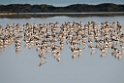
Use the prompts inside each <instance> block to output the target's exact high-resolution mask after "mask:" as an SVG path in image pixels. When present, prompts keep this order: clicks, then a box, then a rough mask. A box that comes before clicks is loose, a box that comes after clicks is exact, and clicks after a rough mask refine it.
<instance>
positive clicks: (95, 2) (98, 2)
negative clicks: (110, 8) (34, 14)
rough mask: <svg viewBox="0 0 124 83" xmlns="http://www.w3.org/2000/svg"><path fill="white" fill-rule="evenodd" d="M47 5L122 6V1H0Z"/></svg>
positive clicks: (0, 1)
mask: <svg viewBox="0 0 124 83" xmlns="http://www.w3.org/2000/svg"><path fill="white" fill-rule="evenodd" d="M25 3H28V4H49V5H54V6H67V5H70V4H100V3H116V4H124V0H54V1H53V0H26V1H25V0H6V1H5V0H0V4H25Z"/></svg>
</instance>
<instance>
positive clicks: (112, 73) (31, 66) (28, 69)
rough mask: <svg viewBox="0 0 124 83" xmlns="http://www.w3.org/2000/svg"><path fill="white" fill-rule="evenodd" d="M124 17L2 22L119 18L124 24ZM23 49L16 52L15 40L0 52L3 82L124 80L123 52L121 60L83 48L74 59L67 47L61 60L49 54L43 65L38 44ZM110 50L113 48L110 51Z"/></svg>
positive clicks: (4, 21)
mask: <svg viewBox="0 0 124 83" xmlns="http://www.w3.org/2000/svg"><path fill="white" fill-rule="evenodd" d="M123 19H124V17H123V16H115V17H82V18H76V17H75V18H70V17H65V16H63V17H53V18H47V19H42V18H39V19H38V18H37V19H36V18H31V19H0V22H1V23H0V24H1V25H2V26H6V24H7V23H9V24H11V25H12V24H13V23H20V24H21V25H23V24H25V23H26V22H29V23H31V24H33V23H34V22H35V23H37V24H38V23H49V22H53V23H55V22H56V21H58V22H59V23H60V24H61V23H64V22H65V21H71V22H73V21H75V22H80V21H82V22H83V23H87V22H88V21H92V20H93V21H95V22H96V23H101V22H104V21H111V22H113V21H119V22H120V23H121V25H122V26H123V27H124V21H123ZM21 48H22V49H21V52H19V53H16V52H15V50H14V44H12V45H11V46H8V47H6V49H5V50H4V51H3V52H2V54H0V66H1V68H0V82H1V83H9V82H13V83H17V82H18V83H28V82H30V83H34V82H37V83H42V82H45V83H51V82H59V83H63V82H65V83H69V82H71V83H76V82H77V83H82V82H88V83H89V82H96V83H99V82H100V83H106V82H107V83H122V82H123V81H124V80H123V77H124V76H123V75H124V73H123V69H124V67H123V59H124V58H123V56H122V59H121V60H118V59H115V58H113V57H112V56H111V55H110V54H108V55H107V56H106V57H103V58H101V57H100V53H101V52H100V51H97V52H96V54H95V55H93V56H90V51H91V50H89V49H87V48H86V49H85V50H83V52H82V56H81V57H80V58H75V59H72V58H71V56H72V52H71V51H70V49H68V48H67V47H66V48H65V49H64V50H63V51H62V53H61V61H60V62H59V63H58V62H57V61H56V60H55V59H54V58H53V57H51V55H50V54H47V55H46V56H47V63H46V64H45V65H43V66H41V67H39V66H38V65H39V62H40V61H41V60H40V59H39V57H38V53H37V52H36V50H35V48H33V49H30V50H29V49H28V48H25V47H24V45H22V46H21ZM109 53H110V52H109Z"/></svg>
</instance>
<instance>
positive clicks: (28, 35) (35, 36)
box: [0, 21, 124, 66]
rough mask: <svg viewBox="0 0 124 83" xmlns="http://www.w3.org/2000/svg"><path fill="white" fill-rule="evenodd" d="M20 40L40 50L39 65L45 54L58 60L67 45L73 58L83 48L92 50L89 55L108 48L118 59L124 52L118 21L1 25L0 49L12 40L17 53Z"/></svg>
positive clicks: (104, 51)
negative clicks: (49, 54)
mask: <svg viewBox="0 0 124 83" xmlns="http://www.w3.org/2000/svg"><path fill="white" fill-rule="evenodd" d="M22 29H23V30H22ZM22 41H24V43H25V46H26V47H27V48H29V49H31V48H33V47H35V48H36V51H38V52H39V55H38V56H39V58H40V59H41V62H40V64H39V66H41V65H43V64H45V63H46V61H45V59H46V56H45V54H46V53H51V55H52V56H53V57H54V58H55V59H56V60H57V61H58V62H59V61H60V55H61V51H62V50H63V49H64V47H65V45H66V44H68V46H69V48H70V50H71V51H72V52H73V55H72V59H73V58H76V57H80V56H81V55H82V54H81V53H82V50H84V49H85V48H86V47H88V48H90V49H91V55H94V54H95V51H96V49H99V50H100V51H101V52H102V53H101V57H104V56H106V55H107V54H108V49H111V55H112V56H114V57H115V58H117V59H121V57H122V55H123V54H124V45H123V43H124V33H123V28H122V26H121V25H120V23H119V22H118V21H117V22H107V21H106V22H101V24H97V23H96V22H94V21H91V22H88V23H87V24H84V25H83V24H82V22H80V23H77V22H65V23H63V24H61V26H60V24H59V23H58V22H55V23H48V24H47V23H44V24H36V23H34V24H33V25H31V24H29V23H26V24H24V25H23V28H22V27H21V25H20V24H15V23H14V24H13V25H9V24H7V25H6V27H3V26H1V25H0V52H2V51H3V50H4V49H5V48H6V47H7V46H9V45H11V44H12V43H14V45H15V51H16V52H20V48H21V43H22Z"/></svg>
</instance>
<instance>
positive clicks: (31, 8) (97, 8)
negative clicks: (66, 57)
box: [0, 3, 124, 15]
mask: <svg viewBox="0 0 124 83" xmlns="http://www.w3.org/2000/svg"><path fill="white" fill-rule="evenodd" d="M41 12H42V13H44V14H45V13H48V14H49V12H50V13H53V14H54V13H59V14H63V13H64V14H65V13H66V14H70V13H74V14H75V13H76V14H77V13H78V14H80V13H81V14H82V12H83V13H85V12H95V13H96V12H124V4H113V3H102V4H98V5H89V4H72V5H69V6H65V7H55V6H52V5H47V4H41V5H31V4H9V5H0V13H1V15H2V14H4V15H5V14H8V15H11V14H15V13H41ZM87 14H88V13H87ZM97 14H98V13H97Z"/></svg>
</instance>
